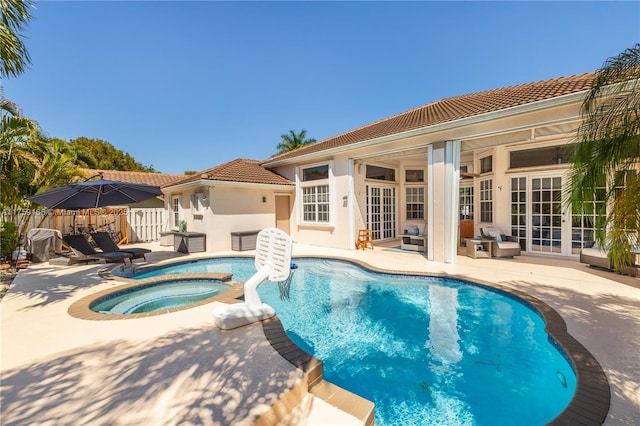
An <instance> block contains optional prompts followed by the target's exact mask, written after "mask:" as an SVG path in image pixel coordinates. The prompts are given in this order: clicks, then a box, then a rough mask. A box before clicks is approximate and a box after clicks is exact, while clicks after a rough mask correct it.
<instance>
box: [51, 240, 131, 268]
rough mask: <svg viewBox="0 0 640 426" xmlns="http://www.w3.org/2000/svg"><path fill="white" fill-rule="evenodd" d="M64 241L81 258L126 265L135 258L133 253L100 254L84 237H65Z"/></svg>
mask: <svg viewBox="0 0 640 426" xmlns="http://www.w3.org/2000/svg"><path fill="white" fill-rule="evenodd" d="M62 239H63V240H64V243H65V244H66V245H67V246H69V247H70V248H71V250H73V252H74V253H75V254H76V255H77V256H79V257H82V256H91V257H94V258H98V259H102V260H104V261H106V262H109V263H116V262H122V263H125V259H129V262H131V258H132V257H133V255H132V254H131V253H124V252H98V251H96V250H95V249H94V248H93V247H91V244H89V241H87V239H86V238H85V236H84V235H65V236H64V237H62Z"/></svg>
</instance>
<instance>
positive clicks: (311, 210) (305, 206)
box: [302, 185, 329, 223]
mask: <svg viewBox="0 0 640 426" xmlns="http://www.w3.org/2000/svg"><path fill="white" fill-rule="evenodd" d="M302 210H303V220H304V221H305V222H323V223H327V222H329V185H317V186H308V187H304V188H302Z"/></svg>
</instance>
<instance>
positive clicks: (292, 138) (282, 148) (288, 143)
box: [276, 129, 316, 154]
mask: <svg viewBox="0 0 640 426" xmlns="http://www.w3.org/2000/svg"><path fill="white" fill-rule="evenodd" d="M280 137H281V138H282V142H280V143H279V144H278V146H277V147H276V149H277V150H278V152H277V153H278V154H282V153H283V152H288V151H292V150H294V149H296V148H299V147H301V146H303V145H308V144H310V143H314V142H315V141H316V140H315V139H313V138H309V139H306V137H307V131H306V130H304V129H302V130H301V131H300V133H296V132H295V131H293V130H289V133H285V134H284V135H280Z"/></svg>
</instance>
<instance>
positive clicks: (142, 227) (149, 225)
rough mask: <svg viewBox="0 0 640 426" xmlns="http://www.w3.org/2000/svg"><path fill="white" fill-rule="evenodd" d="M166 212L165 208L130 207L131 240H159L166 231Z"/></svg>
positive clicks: (128, 217)
mask: <svg viewBox="0 0 640 426" xmlns="http://www.w3.org/2000/svg"><path fill="white" fill-rule="evenodd" d="M165 217H166V212H165V209H163V208H146V209H129V212H128V213H127V222H128V223H129V242H130V243H135V242H138V241H158V240H160V232H162V231H164V228H163V227H164V225H165Z"/></svg>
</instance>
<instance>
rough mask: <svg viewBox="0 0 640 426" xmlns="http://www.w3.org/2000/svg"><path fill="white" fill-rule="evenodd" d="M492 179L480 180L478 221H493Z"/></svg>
mask: <svg viewBox="0 0 640 426" xmlns="http://www.w3.org/2000/svg"><path fill="white" fill-rule="evenodd" d="M492 184H493V182H492V180H491V179H485V180H482V181H480V222H485V223H491V222H493V191H492Z"/></svg>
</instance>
